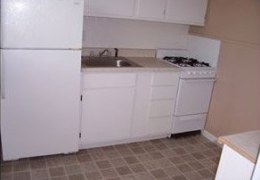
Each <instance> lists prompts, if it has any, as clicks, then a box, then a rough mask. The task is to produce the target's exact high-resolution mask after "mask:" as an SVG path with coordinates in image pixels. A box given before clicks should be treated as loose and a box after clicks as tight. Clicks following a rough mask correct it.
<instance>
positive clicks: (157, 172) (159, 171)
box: [151, 169, 167, 179]
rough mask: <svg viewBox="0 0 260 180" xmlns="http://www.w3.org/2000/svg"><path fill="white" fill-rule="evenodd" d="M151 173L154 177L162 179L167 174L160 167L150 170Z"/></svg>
mask: <svg viewBox="0 0 260 180" xmlns="http://www.w3.org/2000/svg"><path fill="white" fill-rule="evenodd" d="M151 174H152V175H153V176H154V177H155V179H162V178H165V177H167V174H166V173H165V172H164V171H163V170H162V169H157V170H153V171H151Z"/></svg>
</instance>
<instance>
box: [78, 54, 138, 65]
mask: <svg viewBox="0 0 260 180" xmlns="http://www.w3.org/2000/svg"><path fill="white" fill-rule="evenodd" d="M82 67H141V66H140V65H138V64H136V63H134V62H132V61H130V60H128V59H126V58H124V57H90V56H87V57H82Z"/></svg>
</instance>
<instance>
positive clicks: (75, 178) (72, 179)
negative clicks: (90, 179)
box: [69, 174, 85, 180]
mask: <svg viewBox="0 0 260 180" xmlns="http://www.w3.org/2000/svg"><path fill="white" fill-rule="evenodd" d="M69 180H85V177H84V175H83V174H75V175H70V176H69Z"/></svg>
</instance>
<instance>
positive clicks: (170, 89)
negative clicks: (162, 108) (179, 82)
mask: <svg viewBox="0 0 260 180" xmlns="http://www.w3.org/2000/svg"><path fill="white" fill-rule="evenodd" d="M176 92H177V86H162V87H159V86H158V87H153V88H152V95H151V99H152V100H156V99H157V100H158V99H175V97H176Z"/></svg>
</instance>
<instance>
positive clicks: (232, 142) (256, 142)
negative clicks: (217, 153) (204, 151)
mask: <svg viewBox="0 0 260 180" xmlns="http://www.w3.org/2000/svg"><path fill="white" fill-rule="evenodd" d="M218 142H219V143H220V144H225V145H227V146H229V147H230V148H232V149H233V150H235V151H236V152H238V153H239V154H241V155H242V156H244V157H245V158H247V159H248V160H249V161H251V162H253V163H256V159H257V155H258V151H259V148H260V130H258V131H249V132H245V133H239V134H234V135H229V136H222V137H219V139H218Z"/></svg>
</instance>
